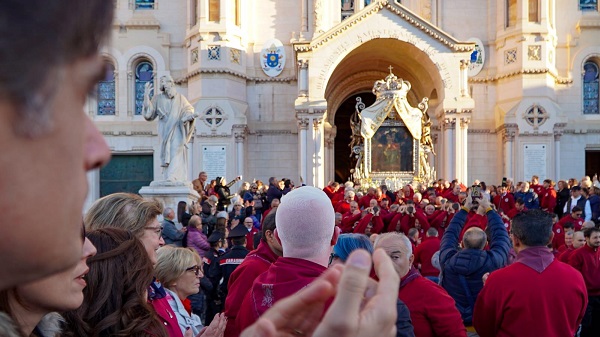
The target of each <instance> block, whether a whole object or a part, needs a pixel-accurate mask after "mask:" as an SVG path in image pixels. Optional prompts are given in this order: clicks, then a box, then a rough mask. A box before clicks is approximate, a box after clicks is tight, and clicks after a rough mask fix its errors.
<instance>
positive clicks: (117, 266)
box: [64, 228, 167, 337]
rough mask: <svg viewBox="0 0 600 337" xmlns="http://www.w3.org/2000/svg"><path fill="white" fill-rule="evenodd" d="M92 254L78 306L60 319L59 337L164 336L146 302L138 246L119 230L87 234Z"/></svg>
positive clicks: (148, 276)
mask: <svg viewBox="0 0 600 337" xmlns="http://www.w3.org/2000/svg"><path fill="white" fill-rule="evenodd" d="M87 237H88V239H90V241H91V242H92V243H93V244H94V246H96V249H97V250H98V253H97V254H96V256H93V257H91V258H90V259H89V260H88V264H89V267H90V271H89V273H88V275H87V277H86V279H87V282H88V285H87V287H86V288H85V289H84V291H83V294H84V300H83V304H82V306H81V307H80V308H79V309H77V310H74V311H69V312H67V313H65V315H64V316H65V319H66V321H67V331H65V333H64V335H65V336H91V337H98V336H167V333H166V331H165V330H164V328H163V326H162V324H161V323H160V321H159V320H158V317H157V316H156V313H155V312H154V310H153V309H152V307H151V306H150V305H149V304H148V302H147V297H146V296H147V295H146V294H147V289H148V285H149V284H150V283H151V282H152V275H153V267H152V262H151V261H150V258H149V257H148V254H147V253H146V250H145V249H144V246H143V244H142V243H141V242H140V241H139V240H138V239H137V238H135V236H134V235H133V234H132V233H131V232H129V231H125V230H122V229H119V228H103V229H98V230H93V231H91V232H89V233H88V234H87Z"/></svg>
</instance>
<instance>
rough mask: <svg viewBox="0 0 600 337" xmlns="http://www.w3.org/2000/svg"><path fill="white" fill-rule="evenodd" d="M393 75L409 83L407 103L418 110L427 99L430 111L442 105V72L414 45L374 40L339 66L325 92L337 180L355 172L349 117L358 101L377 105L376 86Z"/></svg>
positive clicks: (357, 49)
mask: <svg viewBox="0 0 600 337" xmlns="http://www.w3.org/2000/svg"><path fill="white" fill-rule="evenodd" d="M390 71H391V72H393V73H394V74H395V75H396V76H398V77H399V78H402V79H404V80H407V81H409V82H410V83H411V85H412V87H411V90H410V92H409V93H408V96H407V99H408V101H409V103H410V104H411V105H412V106H417V105H418V103H419V102H420V101H421V99H422V98H423V97H428V98H429V99H430V100H429V107H430V110H429V111H434V110H435V108H436V107H437V106H438V105H439V102H440V99H441V98H440V97H438V92H440V90H441V91H443V90H442V88H443V84H442V81H441V77H440V74H439V70H438V69H437V68H436V66H435V65H434V64H433V62H432V61H431V59H430V58H429V57H428V56H427V55H426V54H425V53H424V52H422V51H421V50H419V49H418V48H416V47H415V46H414V45H412V44H410V43H407V42H403V41H400V40H396V39H387V38H386V39H383V38H382V39H374V40H371V41H368V42H366V43H364V44H362V45H361V46H359V47H358V48H356V49H354V50H353V51H351V52H350V53H349V54H348V55H346V57H344V59H343V60H342V61H341V62H339V64H338V65H337V66H336V67H335V69H334V71H333V73H332V74H331V76H330V78H329V81H328V82H327V87H326V89H325V98H326V100H327V105H328V108H327V110H328V111H330V112H332V113H331V114H330V115H329V118H328V122H329V123H331V124H332V125H335V127H336V137H335V143H334V144H335V145H334V149H333V151H334V154H333V156H334V163H335V164H334V165H335V167H334V168H331V169H333V173H334V178H335V180H336V181H338V182H343V181H346V180H347V179H348V177H349V175H350V169H351V168H352V167H351V165H352V160H351V158H350V148H349V147H348V144H349V142H350V135H351V134H352V133H351V131H350V116H351V115H352V114H353V113H354V111H355V106H356V98H357V97H361V100H362V102H363V103H365V105H366V106H367V107H368V106H370V105H372V104H373V103H374V102H375V95H373V93H372V88H373V84H374V83H375V81H377V80H382V79H384V78H385V77H386V76H387V75H388V74H389V73H390Z"/></svg>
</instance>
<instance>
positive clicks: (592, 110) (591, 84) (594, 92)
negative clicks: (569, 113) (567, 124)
mask: <svg viewBox="0 0 600 337" xmlns="http://www.w3.org/2000/svg"><path fill="white" fill-rule="evenodd" d="M598 98H599V96H598V64H597V63H596V62H593V61H588V62H586V63H585V64H584V65H583V113H584V114H586V115H591V114H598V113H599V109H598V101H599V100H598Z"/></svg>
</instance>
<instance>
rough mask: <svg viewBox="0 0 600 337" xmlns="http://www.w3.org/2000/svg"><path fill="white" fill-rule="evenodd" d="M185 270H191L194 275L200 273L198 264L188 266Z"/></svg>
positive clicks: (200, 269)
mask: <svg viewBox="0 0 600 337" xmlns="http://www.w3.org/2000/svg"><path fill="white" fill-rule="evenodd" d="M185 271H193V272H194V274H195V275H196V276H200V274H202V268H200V266H193V267H189V268H187V269H186V270H185Z"/></svg>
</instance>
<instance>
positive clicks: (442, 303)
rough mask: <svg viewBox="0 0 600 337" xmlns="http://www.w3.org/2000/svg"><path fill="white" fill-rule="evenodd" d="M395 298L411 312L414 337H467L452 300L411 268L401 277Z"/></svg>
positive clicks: (444, 291) (443, 291) (437, 286)
mask: <svg viewBox="0 0 600 337" xmlns="http://www.w3.org/2000/svg"><path fill="white" fill-rule="evenodd" d="M398 298H399V299H401V300H402V301H403V302H404V303H405V304H406V306H407V307H408V310H409V311H410V318H411V319H412V324H413V327H414V330H415V336H418V337H434V336H437V337H458V336H460V337H465V336H466V329H465V326H464V325H463V322H462V318H461V317H460V313H459V312H458V309H456V305H455V304H454V299H452V297H450V295H448V293H447V292H446V290H444V288H442V287H440V286H439V285H437V284H435V283H433V282H431V281H430V280H428V279H426V278H424V277H423V276H421V275H420V274H419V272H418V271H417V270H416V269H414V267H413V268H411V270H410V271H409V272H408V274H406V275H405V276H404V277H403V278H402V280H401V282H400V291H399V292H398Z"/></svg>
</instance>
